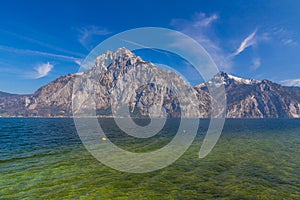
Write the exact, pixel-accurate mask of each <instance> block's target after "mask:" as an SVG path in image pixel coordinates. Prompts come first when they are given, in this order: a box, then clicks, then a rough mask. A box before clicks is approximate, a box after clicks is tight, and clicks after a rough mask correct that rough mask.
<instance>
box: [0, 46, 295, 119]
mask: <svg viewBox="0 0 300 200" xmlns="http://www.w3.org/2000/svg"><path fill="white" fill-rule="evenodd" d="M207 84H214V85H215V86H216V87H220V86H222V85H223V86H224V87H225V91H226V97H227V117H229V118H300V88H299V87H286V86H281V85H278V84H276V83H273V82H271V81H268V80H262V81H260V80H253V79H243V78H239V77H235V76H232V75H230V74H227V73H225V72H219V73H218V74H216V75H215V76H214V78H213V79H212V80H210V81H209V82H208V83H200V84H199V85H196V86H195V87H190V86H189V85H188V83H186V82H185V80H184V79H182V78H181V77H180V76H179V75H177V74H176V73H174V72H171V71H168V70H164V69H160V68H158V67H157V66H155V65H154V64H152V63H149V62H146V61H144V60H142V58H140V57H138V56H136V55H134V54H133V53H132V52H131V51H129V50H127V49H125V48H120V49H118V50H117V51H116V52H111V51H107V52H106V53H105V54H103V55H100V56H99V57H98V58H97V59H96V61H95V64H94V66H93V67H92V68H90V69H89V70H87V71H85V72H80V73H76V74H69V75H66V76H63V77H59V78H57V79H56V80H54V81H52V82H50V83H49V84H47V85H45V86H43V87H41V88H40V89H38V90H37V91H36V92H35V93H34V94H32V95H16V94H8V93H2V92H0V116H24V117H60V116H65V117H69V116H73V114H75V115H76V116H88V115H90V114H91V113H92V114H93V112H95V113H96V114H97V115H100V116H112V115H115V116H128V115H130V116H134V117H144V116H148V115H152V116H155V117H161V116H169V117H180V116H184V117H209V116H210V113H211V111H210V110H211V102H212V101H214V99H212V97H211V96H210V94H209V92H208V89H207ZM177 94H184V95H181V96H178V95H177ZM72 100H73V104H72ZM128 105H129V108H128ZM95 113H94V114H95Z"/></svg>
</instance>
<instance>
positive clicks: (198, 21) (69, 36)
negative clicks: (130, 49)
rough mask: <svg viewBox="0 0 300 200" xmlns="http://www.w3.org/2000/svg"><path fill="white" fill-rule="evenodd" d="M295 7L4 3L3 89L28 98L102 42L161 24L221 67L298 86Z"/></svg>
mask: <svg viewBox="0 0 300 200" xmlns="http://www.w3.org/2000/svg"><path fill="white" fill-rule="evenodd" d="M299 10H300V2H299V1H297V0H294V1H271V0H270V1H264V0H252V1H243V0H240V1H239V0H236V1H230V0H228V1H223V0H219V1H200V0H198V1H174V0H173V1H168V0H166V1H56V0H54V1H51V3H50V2H49V3H47V2H46V1H44V2H43V1H25V0H24V1H14V0H12V1H6V2H4V1H3V2H2V3H1V7H0V91H5V92H11V93H33V92H34V91H35V90H36V89H38V88H39V87H40V86H42V85H45V84H46V83H48V82H50V81H52V80H54V79H55V78H57V77H58V76H62V75H66V74H69V73H75V72H77V71H78V69H79V65H78V63H79V62H80V60H81V59H83V58H85V56H86V55H87V54H88V52H89V51H90V50H91V49H92V48H93V47H95V46H96V45H97V44H98V43H100V42H101V41H103V40H104V39H106V38H108V37H110V36H112V35H114V34H116V33H119V32H122V31H125V30H128V29H132V28H138V27H148V26H155V27H165V28H171V29H174V30H178V31H182V32H183V33H185V34H187V35H189V36H191V37H193V38H194V39H195V40H197V41H198V42H199V43H200V44H201V45H202V46H203V47H204V48H205V49H206V50H207V51H208V52H209V53H210V55H211V56H212V58H213V59H214V61H215V62H216V64H217V66H218V67H219V69H220V70H223V71H227V72H229V73H232V74H234V75H238V76H241V77H246V78H248V77H249V78H255V79H269V80H271V81H274V82H278V83H281V84H285V85H299V86H300V70H299V66H300V56H299V55H298V54H299V52H300V23H299V19H300V12H299Z"/></svg>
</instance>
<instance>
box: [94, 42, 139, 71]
mask: <svg viewBox="0 0 300 200" xmlns="http://www.w3.org/2000/svg"><path fill="white" fill-rule="evenodd" d="M116 61H117V62H122V63H126V65H133V64H134V63H136V62H144V61H143V60H142V58H141V57H139V56H136V55H135V54H134V53H133V52H132V51H130V50H129V49H127V48H125V47H121V48H119V49H117V50H116V51H114V52H113V51H109V50H108V51H106V53H104V54H102V55H100V56H98V57H97V59H96V64H95V68H98V69H99V68H100V69H103V70H104V71H106V70H107V69H108V67H109V66H110V65H111V64H112V63H113V62H116ZM100 71H102V70H100Z"/></svg>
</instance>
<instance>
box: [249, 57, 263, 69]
mask: <svg viewBox="0 0 300 200" xmlns="http://www.w3.org/2000/svg"><path fill="white" fill-rule="evenodd" d="M260 65H261V60H260V58H253V59H252V65H251V67H250V69H251V70H256V69H257V68H259V67H260Z"/></svg>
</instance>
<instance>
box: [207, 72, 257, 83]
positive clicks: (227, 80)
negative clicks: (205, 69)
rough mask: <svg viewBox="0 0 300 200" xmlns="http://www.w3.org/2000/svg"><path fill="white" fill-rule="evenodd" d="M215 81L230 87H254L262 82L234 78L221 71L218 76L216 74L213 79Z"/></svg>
mask: <svg viewBox="0 0 300 200" xmlns="http://www.w3.org/2000/svg"><path fill="white" fill-rule="evenodd" d="M213 81H215V82H217V83H223V84H224V85H228V84H230V83H235V84H247V85H252V84H256V83H260V82H261V81H259V80H254V79H246V78H241V77H237V76H233V75H231V74H228V73H226V72H223V71H220V72H219V73H218V74H216V75H215V76H214V78H213Z"/></svg>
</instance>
